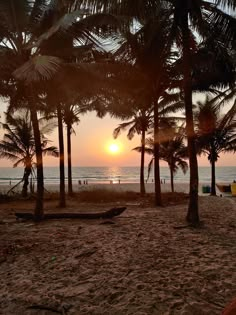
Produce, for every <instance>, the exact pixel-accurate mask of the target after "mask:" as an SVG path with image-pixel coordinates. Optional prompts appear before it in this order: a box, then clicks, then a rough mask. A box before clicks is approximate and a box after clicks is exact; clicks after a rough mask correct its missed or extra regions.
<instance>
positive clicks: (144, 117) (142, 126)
mask: <svg viewBox="0 0 236 315" xmlns="http://www.w3.org/2000/svg"><path fill="white" fill-rule="evenodd" d="M151 118H152V110H150V109H144V108H141V109H137V108H136V110H134V111H133V119H132V120H130V121H127V122H124V123H122V124H120V125H119V126H118V127H117V128H116V129H115V130H114V131H113V136H114V138H115V139H116V138H117V137H118V135H119V134H120V132H121V131H122V130H125V129H127V128H129V131H128V134H127V137H128V139H129V140H131V139H132V138H133V137H134V135H135V133H137V134H138V135H139V134H141V164H140V193H141V194H142V195H144V194H145V182H144V155H145V136H146V132H147V131H148V129H149V128H150V125H151Z"/></svg>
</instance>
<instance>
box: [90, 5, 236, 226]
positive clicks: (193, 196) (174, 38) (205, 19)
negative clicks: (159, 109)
mask: <svg viewBox="0 0 236 315" xmlns="http://www.w3.org/2000/svg"><path fill="white" fill-rule="evenodd" d="M88 2H89V3H91V4H92V5H93V6H94V10H99V9H100V10H101V9H102V10H103V11H105V12H107V11H108V12H109V11H111V12H114V13H116V14H123V15H124V14H125V15H126V16H128V17H129V19H128V21H132V22H133V21H134V19H136V20H137V21H138V22H140V24H141V25H143V23H145V22H146V21H147V20H148V21H149V23H148V26H149V30H152V31H153V34H154V35H155V34H158V32H159V30H160V28H159V20H160V19H157V16H158V17H160V16H162V17H164V19H165V20H166V21H167V22H166V23H167V24H168V25H169V31H168V32H166V34H165V39H164V40H162V41H160V40H158V41H155V36H153V41H150V43H155V42H156V44H160V45H159V46H160V47H161V49H160V50H161V54H160V55H159V57H163V58H159V63H158V64H157V67H156V69H160V68H161V65H162V64H163V61H164V57H165V52H166V51H168V50H169V48H170V46H172V47H173V48H175V47H178V48H179V50H180V52H182V71H181V74H182V75H183V90H184V100H185V115H186V130H187V139H188V151H189V166H190V199H189V206H188V212H187V217H186V219H187V221H188V222H190V223H193V224H198V222H199V214H198V165H197V157H196V148H195V134H194V124H193V108H192V60H193V58H192V57H193V53H194V51H195V50H196V47H197V45H196V44H197V40H196V37H195V34H198V38H199V39H205V38H207V37H208V36H210V37H211V38H212V39H213V40H214V43H215V44H216V47H219V45H218V43H219V42H220V43H221V44H222V45H225V44H227V45H231V44H232V40H234V39H235V19H234V18H233V17H232V16H230V15H229V14H227V13H226V12H225V11H222V10H221V7H226V6H227V7H231V8H235V7H236V5H235V1H234V0H227V1H225V0H220V1H219V0H215V1H211V2H207V1H204V0H200V1H199V0H156V1H155V0H154V1H147V0H146V1H139V2H138V3H136V4H135V6H134V5H133V1H131V0H126V1H114V0H110V1H109V0H106V1H102V0H100V1H99V0H98V1H95V0H91V1H86V3H88ZM220 6H221V7H220ZM160 10H161V15H160ZM126 24H128V23H126ZM147 33H148V32H147ZM157 38H160V37H159V36H158V35H157ZM214 56H217V53H216V54H215V55H214ZM214 56H213V58H214ZM160 79H161V78H160V77H159V80H157V83H158V82H159V81H160Z"/></svg>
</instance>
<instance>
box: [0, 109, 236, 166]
mask: <svg viewBox="0 0 236 315" xmlns="http://www.w3.org/2000/svg"><path fill="white" fill-rule="evenodd" d="M1 104H2V103H1ZM5 108H6V106H5V105H4V104H2V105H1V108H0V116H1V121H3V119H2V118H3V117H4V116H3V111H4V110H5ZM119 123H120V121H118V120H117V119H113V118H112V119H111V118H110V117H109V116H106V117H105V118H103V119H100V118H97V117H96V115H95V113H88V114H86V115H84V116H82V117H81V122H80V123H79V125H78V126H75V127H74V129H75V132H76V135H72V151H73V152H72V163H73V165H74V166H139V165H140V154H139V153H137V152H135V151H132V148H134V147H136V146H138V145H139V144H140V139H139V137H138V136H135V137H134V139H133V140H131V141H130V140H128V139H127V137H126V134H127V132H123V133H122V134H121V135H120V136H119V137H118V139H117V140H114V139H113V136H112V132H113V130H114V128H116V127H117V126H118V124H119ZM0 138H1V139H2V131H1V130H0ZM48 138H50V139H52V140H53V144H55V145H57V130H55V131H54V132H53V133H52V134H51V135H50V136H48ZM111 143H118V144H119V146H120V152H119V153H117V154H111V153H109V152H108V150H107V147H108V145H109V144H111ZM65 146H66V144H65ZM149 160H150V157H149V156H146V164H148V162H149ZM44 165H45V166H57V165H58V160H57V159H55V158H52V157H45V158H44ZM161 165H163V166H166V164H165V163H164V162H161ZM217 165H218V166H235V165H236V156H235V155H232V154H227V155H222V156H221V158H220V159H219V161H218V162H217ZM0 166H12V163H11V162H10V161H7V160H4V159H1V160H0ZM199 166H209V163H208V160H207V158H206V157H200V158H199Z"/></svg>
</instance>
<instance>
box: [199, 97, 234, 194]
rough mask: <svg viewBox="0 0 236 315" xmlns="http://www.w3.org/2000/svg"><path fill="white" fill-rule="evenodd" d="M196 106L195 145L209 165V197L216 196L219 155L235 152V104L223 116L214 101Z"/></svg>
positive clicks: (207, 99) (208, 100)
mask: <svg viewBox="0 0 236 315" xmlns="http://www.w3.org/2000/svg"><path fill="white" fill-rule="evenodd" d="M197 104H198V108H197V112H196V124H197V145H198V148H199V151H200V154H202V153H203V154H206V155H207V157H208V160H209V162H210V164H211V195H213V196H216V188H215V184H216V181H215V164H216V162H217V161H218V159H219V156H220V154H221V153H225V152H233V153H235V152H236V102H234V104H233V105H232V106H231V108H230V109H229V110H228V111H227V112H226V113H224V114H223V113H222V112H221V110H220V107H219V104H217V103H216V102H215V99H213V100H210V99H209V98H206V100H205V102H198V103H197Z"/></svg>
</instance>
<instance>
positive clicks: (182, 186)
mask: <svg viewBox="0 0 236 315" xmlns="http://www.w3.org/2000/svg"><path fill="white" fill-rule="evenodd" d="M203 185H206V184H204V183H200V184H199V195H203V193H202V186H203ZM208 185H209V184H208ZM45 188H46V190H47V191H49V192H58V191H59V184H58V185H55V184H45ZM145 188H146V192H147V193H153V192H154V184H153V183H147V184H146V185H145ZM9 189H10V186H9V185H0V192H1V193H7V192H8V191H9ZM93 189H107V190H115V191H135V192H139V191H140V185H139V184H138V183H121V184H118V183H115V184H109V183H108V184H96V183H89V184H88V185H84V184H83V185H78V184H74V185H73V190H74V191H75V192H79V191H84V190H93ZM174 189H175V191H176V192H184V193H188V192H189V184H188V183H175V184H174ZM66 190H67V186H66ZM161 190H162V192H170V191H171V186H170V183H169V182H168V183H165V184H162V185H161ZM14 191H16V192H20V191H21V186H20V185H19V186H18V187H17V188H15V190H14ZM216 192H217V195H220V194H222V193H220V191H219V190H218V188H216ZM204 195H205V194H204Z"/></svg>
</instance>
